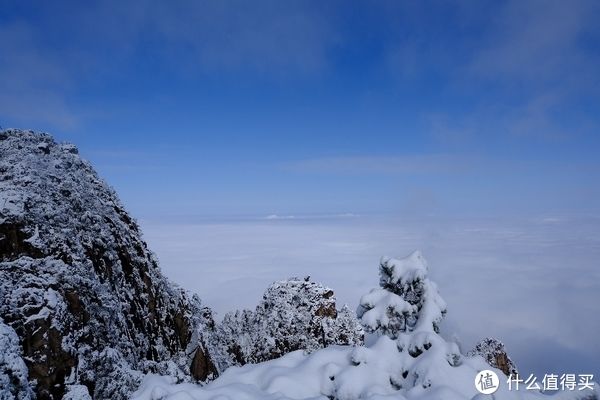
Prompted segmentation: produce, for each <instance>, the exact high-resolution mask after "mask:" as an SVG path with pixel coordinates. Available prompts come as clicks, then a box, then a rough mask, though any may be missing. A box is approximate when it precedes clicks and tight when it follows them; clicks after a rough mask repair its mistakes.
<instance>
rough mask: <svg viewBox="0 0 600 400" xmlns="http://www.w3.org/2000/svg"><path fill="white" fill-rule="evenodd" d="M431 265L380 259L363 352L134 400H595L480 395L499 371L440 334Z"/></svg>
mask: <svg viewBox="0 0 600 400" xmlns="http://www.w3.org/2000/svg"><path fill="white" fill-rule="evenodd" d="M426 265H427V264H426V263H425V260H424V259H423V257H422V255H421V254H420V253H413V254H411V255H410V256H408V257H407V258H404V259H400V260H393V259H383V260H382V262H381V265H380V277H381V280H380V286H381V289H377V291H375V292H373V291H372V292H371V293H370V294H368V295H367V296H364V297H363V298H362V300H361V306H360V307H361V310H362V311H361V312H362V319H361V320H362V322H363V323H364V324H365V328H366V329H367V330H369V331H370V332H371V339H372V340H369V342H368V344H367V345H365V346H337V345H334V346H329V347H326V348H323V349H320V350H316V351H314V352H312V353H308V354H307V353H306V352H304V351H300V350H299V351H295V352H291V353H289V354H287V355H284V356H283V357H280V358H277V359H274V360H271V361H266V362H263V363H259V364H247V365H245V366H242V367H231V368H229V369H227V370H226V371H225V372H224V373H223V374H222V375H221V376H220V377H219V378H217V379H216V380H214V381H212V382H210V383H208V384H207V385H206V386H198V385H193V384H176V383H175V382H174V381H173V378H171V377H164V376H158V375H147V376H146V377H145V378H144V381H143V382H142V385H141V386H140V388H139V389H138V391H136V392H135V393H134V396H133V399H134V400H183V399H185V400H259V399H271V400H292V399H293V400H301V399H304V400H316V399H320V400H358V399H370V400H383V399H396V400H440V399H441V400H469V399H473V400H474V399H485V398H489V399H495V400H553V399H554V400H563V399H564V400H566V399H572V400H575V399H579V400H583V399H587V400H593V399H595V400H597V399H598V397H597V394H596V392H595V391H590V390H585V391H572V392H559V393H556V394H554V395H548V394H542V393H541V392H536V391H531V390H520V391H516V390H513V391H510V390H509V388H508V384H507V382H506V380H505V379H502V378H501V380H500V385H499V388H498V390H497V391H496V392H495V393H494V394H493V395H486V396H484V395H481V394H479V393H478V391H477V389H476V387H475V384H474V383H475V378H476V377H477V375H478V373H479V372H480V371H483V370H492V371H494V372H496V374H498V376H500V377H502V376H503V374H502V371H500V370H499V369H497V368H495V367H493V366H490V365H489V364H488V363H487V362H486V360H485V359H484V357H482V356H481V355H479V354H478V355H473V356H468V357H467V356H464V355H463V354H461V353H460V351H459V349H458V345H457V344H456V343H454V342H451V341H446V340H445V339H444V338H443V337H442V336H440V334H439V333H438V330H439V322H440V321H441V318H442V317H443V316H444V314H445V312H446V304H445V303H444V301H443V300H442V299H441V297H440V295H439V293H438V291H437V287H436V286H435V284H434V283H433V282H431V281H430V280H429V278H428V276H427V267H426ZM382 291H385V292H388V293H389V294H386V293H384V292H382ZM392 295H393V296H392ZM380 308H382V310H379V309H380ZM374 315H375V317H374ZM389 315H392V317H389ZM399 315H402V316H403V317H402V318H404V322H403V323H399V324H398V325H395V324H392V323H391V322H390V321H399V320H400V316H399ZM386 318H387V319H386Z"/></svg>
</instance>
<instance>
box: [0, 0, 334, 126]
mask: <svg viewBox="0 0 600 400" xmlns="http://www.w3.org/2000/svg"><path fill="white" fill-rule="evenodd" d="M26 8H27V6H26V5H25V6H24V9H25V10H26ZM63 11H64V12H63ZM322 11H323V9H322V8H321V9H320V8H319V7H316V5H315V4H310V3H288V2H286V3H285V4H284V3H280V2H270V1H268V2H258V3H252V4H250V3H245V2H235V1H224V2H195V1H184V2H178V3H169V4H168V5H167V4H166V3H159V2H152V1H145V2H138V3H135V4H133V3H117V2H114V1H100V2H98V3H96V4H94V5H84V4H81V3H72V4H69V3H68V2H67V3H64V4H59V5H54V4H52V5H50V4H47V5H44V4H42V5H37V6H36V8H35V12H34V10H31V11H30V12H27V11H25V12H23V13H22V15H19V16H17V17H10V16H9V15H10V12H7V13H6V15H4V16H3V15H1V14H0V17H4V19H5V21H3V22H2V26H0V53H1V54H3V57H1V58H0V76H1V78H0V90H1V94H0V106H1V109H2V113H1V116H2V117H3V119H4V120H5V121H6V120H8V121H10V122H11V123H16V124H24V125H26V126H28V127H34V128H38V129H47V128H50V129H55V130H67V131H73V130H75V129H81V128H82V123H83V122H86V121H90V120H92V119H93V118H103V117H105V116H106V115H109V116H110V115H111V113H110V111H108V110H107V108H108V109H110V107H111V104H110V103H106V102H104V101H102V102H101V109H97V110H94V108H97V107H94V108H90V107H89V106H85V105H84V104H83V103H84V102H82V101H81V97H82V96H84V97H85V96H86V95H88V94H89V93H94V91H98V90H100V95H101V96H105V95H107V94H108V95H111V96H112V95H114V93H113V94H111V93H110V92H105V91H103V90H102V88H101V87H100V86H99V82H105V84H107V85H109V87H110V86H111V85H113V84H114V83H115V82H118V81H120V80H123V79H126V78H127V77H128V76H129V78H131V79H129V78H127V80H132V81H134V80H135V79H136V76H137V75H138V73H139V72H138V71H139V70H140V69H143V68H146V67H147V66H153V68H157V69H159V70H164V69H166V70H167V71H169V72H168V74H169V79H171V80H173V81H177V80H178V79H184V80H190V79H192V80H193V79H196V78H197V77H196V75H197V74H199V73H200V74H213V75H214V74H228V73H240V72H241V73H243V74H246V75H248V74H249V75H250V76H252V75H253V74H257V73H258V74H261V75H262V76H266V77H273V76H288V75H295V74H307V73H308V74H312V73H315V72H318V71H320V70H321V69H323V68H325V67H326V66H327V64H328V54H327V53H328V50H329V49H330V47H331V46H333V45H334V42H335V37H336V35H335V34H334V33H333V30H332V28H331V26H330V24H329V23H328V21H327V19H326V13H323V12H322ZM67 15H68V17H67ZM5 55H8V56H5ZM140 57H142V58H140ZM166 89H168V87H164V88H162V89H161V90H166ZM132 95H133V96H135V93H128V94H127V97H131V96H132ZM119 97H121V96H119ZM98 99H101V97H99V98H98ZM98 101H101V100H98ZM136 103H137V104H139V105H142V106H143V104H144V103H143V102H140V101H139V99H138V100H136ZM86 107H87V108H88V109H86ZM99 113H102V114H103V115H99ZM104 114H106V115H104Z"/></svg>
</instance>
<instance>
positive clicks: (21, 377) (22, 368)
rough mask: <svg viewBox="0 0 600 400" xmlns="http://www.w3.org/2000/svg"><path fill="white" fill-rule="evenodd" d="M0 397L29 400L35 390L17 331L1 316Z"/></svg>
mask: <svg viewBox="0 0 600 400" xmlns="http://www.w3.org/2000/svg"><path fill="white" fill-rule="evenodd" d="M0 399H2V400H29V399H33V391H32V390H31V387H30V385H29V382H28V372H27V366H26V365H25V362H24V361H23V358H22V350H21V344H20V343H19V338H18V336H17V334H16V333H15V331H14V330H13V329H12V328H11V327H10V326H8V325H5V324H4V322H3V321H2V318H0Z"/></svg>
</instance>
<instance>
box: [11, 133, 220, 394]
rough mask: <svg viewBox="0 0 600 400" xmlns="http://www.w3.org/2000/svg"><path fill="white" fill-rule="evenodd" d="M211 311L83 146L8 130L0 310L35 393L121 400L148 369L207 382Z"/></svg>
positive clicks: (184, 378)
mask: <svg viewBox="0 0 600 400" xmlns="http://www.w3.org/2000/svg"><path fill="white" fill-rule="evenodd" d="M202 310H204V307H203V306H202V305H201V304H200V303H199V300H198V299H197V298H190V297H189V296H187V295H186V294H185V293H184V292H183V291H182V290H180V289H178V288H175V287H174V286H173V285H171V284H170V283H169V282H168V281H167V280H166V279H165V278H164V277H163V276H162V275H161V274H160V271H159V269H158V265H157V262H156V259H155V257H154V255H153V254H152V253H151V252H150V251H149V250H148V249H147V247H146V244H145V243H144V242H143V240H142V238H141V234H140V232H139V229H138V226H137V224H136V222H135V221H134V220H133V219H132V218H131V217H130V216H129V215H128V214H127V213H126V212H125V210H124V208H123V206H122V205H121V203H120V201H119V200H118V198H117V196H116V194H115V193H114V191H113V190H112V189H111V188H110V187H108V186H107V185H106V184H105V183H104V181H103V180H102V179H100V178H99V177H98V175H97V174H96V172H95V171H94V170H93V168H92V167H91V166H90V164H89V163H87V162H86V161H84V160H82V159H81V158H80V157H79V155H78V151H77V148H76V147H75V146H73V145H71V144H58V143H56V142H54V140H53V139H52V138H51V137H50V136H49V135H46V134H40V133H34V132H29V131H19V130H8V131H3V132H0V316H1V317H2V318H3V320H4V323H5V324H7V325H8V326H10V327H11V328H12V329H13V330H14V331H15V332H16V334H17V336H18V337H19V342H20V344H21V346H22V351H23V357H22V359H23V360H24V361H25V364H26V365H27V369H28V375H29V377H28V378H29V380H30V382H34V381H35V383H36V384H35V389H34V390H35V392H36V394H37V396H38V397H40V398H53V399H60V398H61V397H62V396H63V394H64V393H65V392H66V391H67V387H70V388H76V387H78V389H77V390H79V392H81V390H82V389H81V387H80V386H81V385H84V386H85V387H86V388H87V389H88V391H89V394H90V395H92V396H93V398H95V399H108V398H110V399H124V398H127V397H128V396H129V394H130V393H131V391H132V389H134V388H135V387H136V386H137V385H138V383H139V381H140V379H141V376H142V372H157V373H165V374H170V375H172V376H176V377H177V378H178V379H180V380H190V379H192V376H193V377H196V378H199V379H206V378H208V377H209V376H210V374H211V373H212V372H213V371H214V367H212V369H211V366H212V364H211V362H210V359H209V356H208V355H207V354H206V353H204V352H202V348H203V337H202V335H201V334H199V333H198V332H203V331H204V330H205V329H204V326H205V325H207V324H209V323H210V321H208V320H207V319H205V318H204V315H205V314H210V312H208V313H205V312H204V311H202ZM192 361H195V363H193V362H192ZM194 366H202V367H204V369H202V368H200V370H198V369H195V368H194ZM77 385H79V386H77Z"/></svg>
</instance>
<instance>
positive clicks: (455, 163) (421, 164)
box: [284, 154, 475, 175]
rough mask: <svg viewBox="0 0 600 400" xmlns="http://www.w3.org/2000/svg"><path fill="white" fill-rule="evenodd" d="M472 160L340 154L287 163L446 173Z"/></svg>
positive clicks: (303, 167) (339, 169)
mask: <svg viewBox="0 0 600 400" xmlns="http://www.w3.org/2000/svg"><path fill="white" fill-rule="evenodd" d="M474 163H475V160H474V159H467V158H465V157H460V156H455V155H447V154H419V155H414V154H412V155H404V156H383V157H381V156H346V157H345V156H341V157H324V158H314V159H307V160H303V161H298V162H293V163H288V164H286V165H285V166H284V167H285V169H287V170H290V171H293V172H303V173H327V174H351V175H352V174H366V175H370V174H383V175H398V174H400V175H402V174H439V173H441V174H446V173H460V172H467V171H470V170H472V168H473V167H474Z"/></svg>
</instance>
